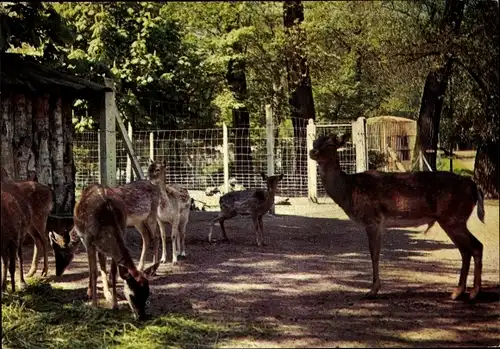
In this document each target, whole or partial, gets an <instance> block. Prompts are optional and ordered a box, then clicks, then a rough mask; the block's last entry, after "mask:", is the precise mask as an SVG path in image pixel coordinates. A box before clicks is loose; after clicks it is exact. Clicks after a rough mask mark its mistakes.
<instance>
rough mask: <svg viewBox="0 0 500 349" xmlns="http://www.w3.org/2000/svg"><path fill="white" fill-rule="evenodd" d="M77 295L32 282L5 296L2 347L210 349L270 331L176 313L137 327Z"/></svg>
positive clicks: (120, 313)
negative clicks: (240, 338) (95, 306)
mask: <svg viewBox="0 0 500 349" xmlns="http://www.w3.org/2000/svg"><path fill="white" fill-rule="evenodd" d="M9 290H10V288H9ZM81 293H82V291H81V290H68V289H62V288H54V287H52V286H51V285H50V284H49V283H48V282H47V281H43V280H40V279H31V280H30V281H29V282H28V287H27V288H26V289H25V290H22V291H18V292H16V293H12V292H4V293H3V294H2V346H3V347H4V348H29V349H35V348H61V349H65V348H68V349H69V348H92V349H98V348H121V349H125V348H145V349H153V348H213V347H217V346H218V344H220V343H222V342H223V341H224V340H225V339H231V338H233V339H234V338H236V337H253V338H255V337H262V336H267V335H268V334H270V331H272V329H269V328H267V327H266V326H260V327H259V326H255V325H254V324H247V325H242V324H228V323H225V324H220V323H218V322H211V321H207V320H204V319H199V318H193V317H187V316H184V315H182V314H175V313H168V314H164V315H162V316H159V317H156V318H154V319H152V320H149V321H145V322H137V321H135V320H134V319H133V317H132V314H131V312H130V311H129V309H128V308H123V309H119V310H111V309H106V308H102V307H99V308H92V307H91V306H90V305H88V304H86V303H85V301H84V299H82V295H81ZM83 293H85V292H83ZM78 298H79V299H78Z"/></svg>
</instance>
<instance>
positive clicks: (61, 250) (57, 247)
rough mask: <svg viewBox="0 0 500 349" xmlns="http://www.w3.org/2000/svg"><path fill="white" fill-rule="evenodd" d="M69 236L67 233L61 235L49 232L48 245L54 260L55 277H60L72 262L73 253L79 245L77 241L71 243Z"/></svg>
mask: <svg viewBox="0 0 500 349" xmlns="http://www.w3.org/2000/svg"><path fill="white" fill-rule="evenodd" d="M70 234H71V233H68V232H64V233H63V234H59V233H56V232H55V231H50V232H49V240H50V245H51V246H52V250H53V251H54V257H55V260H56V275H57V276H61V275H62V274H63V273H64V271H65V270H66V268H67V267H68V266H69V265H70V263H71V262H72V261H73V258H74V257H75V251H76V249H77V248H78V245H79V239H78V240H77V241H71V239H70V236H71V235H70Z"/></svg>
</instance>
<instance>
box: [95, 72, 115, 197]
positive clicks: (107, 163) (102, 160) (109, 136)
mask: <svg viewBox="0 0 500 349" xmlns="http://www.w3.org/2000/svg"><path fill="white" fill-rule="evenodd" d="M104 84H105V85H106V86H107V87H113V81H112V80H110V79H106V78H105V79H104ZM99 104H100V105H99V135H100V137H99V165H100V167H99V171H100V180H101V184H103V185H107V186H110V187H114V186H116V121H115V120H116V116H115V114H116V110H117V109H116V105H115V92H114V90H113V91H112V92H104V96H103V98H102V99H101V101H100V103H99Z"/></svg>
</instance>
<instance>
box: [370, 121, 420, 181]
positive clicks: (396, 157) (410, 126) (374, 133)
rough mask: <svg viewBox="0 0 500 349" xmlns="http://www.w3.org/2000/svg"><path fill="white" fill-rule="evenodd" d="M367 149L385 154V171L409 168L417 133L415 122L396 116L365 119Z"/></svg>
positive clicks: (406, 169)
mask: <svg viewBox="0 0 500 349" xmlns="http://www.w3.org/2000/svg"><path fill="white" fill-rule="evenodd" d="M366 133H367V147H368V151H370V150H372V151H373V150H375V151H378V152H380V153H383V154H385V156H386V159H387V165H386V166H385V168H384V170H386V171H408V170H409V169H410V168H411V164H412V159H413V149H414V147H415V141H416V135H417V122H416V121H415V120H412V119H408V118H403V117H398V116H377V117H372V118H368V119H366Z"/></svg>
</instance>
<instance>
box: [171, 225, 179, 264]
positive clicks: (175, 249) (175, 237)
mask: <svg viewBox="0 0 500 349" xmlns="http://www.w3.org/2000/svg"><path fill="white" fill-rule="evenodd" d="M171 224H172V232H171V236H170V238H171V239H172V264H177V258H178V257H179V250H180V246H179V243H180V241H179V240H180V239H179V218H178V217H177V218H174V219H173V220H172V223H171Z"/></svg>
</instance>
